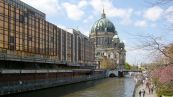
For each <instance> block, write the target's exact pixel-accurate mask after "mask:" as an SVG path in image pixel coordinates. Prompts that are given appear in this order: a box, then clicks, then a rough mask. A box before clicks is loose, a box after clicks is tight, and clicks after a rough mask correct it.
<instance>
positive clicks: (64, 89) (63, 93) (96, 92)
mask: <svg viewBox="0 0 173 97" xmlns="http://www.w3.org/2000/svg"><path fill="white" fill-rule="evenodd" d="M134 87H135V82H134V80H133V79H132V78H106V79H101V80H95V81H87V82H81V83H77V84H70V85H64V86H60V87H55V88H49V89H43V90H36V91H32V92H26V93H20V94H13V95H9V97H132V95H133V90H134Z"/></svg>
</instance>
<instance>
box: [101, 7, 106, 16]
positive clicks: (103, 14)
mask: <svg viewBox="0 0 173 97" xmlns="http://www.w3.org/2000/svg"><path fill="white" fill-rule="evenodd" d="M101 17H102V18H106V14H105V11H104V8H103V13H102V16H101Z"/></svg>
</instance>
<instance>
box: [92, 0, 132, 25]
mask: <svg viewBox="0 0 173 97" xmlns="http://www.w3.org/2000/svg"><path fill="white" fill-rule="evenodd" d="M90 4H91V6H92V7H93V8H94V9H95V11H94V13H95V12H100V13H102V9H103V6H104V10H105V13H106V15H107V16H109V17H119V18H121V19H122V24H125V25H128V24H130V23H131V22H132V20H131V15H132V13H133V9H132V8H128V9H123V8H117V7H115V6H114V5H113V3H112V1H111V0H91V1H90Z"/></svg>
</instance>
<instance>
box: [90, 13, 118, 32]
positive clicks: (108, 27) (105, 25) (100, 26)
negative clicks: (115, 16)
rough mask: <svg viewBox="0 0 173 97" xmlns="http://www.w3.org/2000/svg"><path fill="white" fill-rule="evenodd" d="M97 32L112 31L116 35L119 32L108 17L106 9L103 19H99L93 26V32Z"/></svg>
mask: <svg viewBox="0 0 173 97" xmlns="http://www.w3.org/2000/svg"><path fill="white" fill-rule="evenodd" d="M96 32H97V33H103V32H112V33H114V34H115V35H116V34H117V33H116V30H115V26H114V24H113V23H112V22H111V21H110V20H109V19H107V18H106V15H105V13H104V10H103V14H102V17H101V19H99V20H97V21H96V22H95V23H94V25H93V26H92V28H91V33H96Z"/></svg>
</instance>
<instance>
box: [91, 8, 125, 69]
mask: <svg viewBox="0 0 173 97" xmlns="http://www.w3.org/2000/svg"><path fill="white" fill-rule="evenodd" d="M89 37H90V39H91V41H92V42H93V44H94V46H95V60H96V62H97V63H98V66H97V68H99V69H123V68H124V64H125V56H126V51H125V46H124V43H123V42H120V39H119V37H118V35H117V31H116V30H115V26H114V24H113V23H112V22H111V21H110V20H109V19H107V18H106V14H105V13H104V10H103V13H102V15H101V18H100V19H99V20H97V21H96V22H95V23H94V25H93V26H92V28H91V32H90V35H89Z"/></svg>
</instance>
